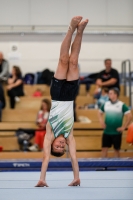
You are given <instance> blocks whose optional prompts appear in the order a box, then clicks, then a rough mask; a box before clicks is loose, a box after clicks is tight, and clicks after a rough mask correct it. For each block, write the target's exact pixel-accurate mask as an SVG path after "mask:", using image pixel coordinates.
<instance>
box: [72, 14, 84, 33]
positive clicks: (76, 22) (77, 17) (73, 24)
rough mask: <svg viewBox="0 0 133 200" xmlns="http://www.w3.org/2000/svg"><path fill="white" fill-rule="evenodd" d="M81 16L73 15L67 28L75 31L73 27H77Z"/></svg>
mask: <svg viewBox="0 0 133 200" xmlns="http://www.w3.org/2000/svg"><path fill="white" fill-rule="evenodd" d="M82 18H83V17H81V16H76V17H73V18H72V20H71V23H70V26H69V30H71V31H72V32H74V31H75V29H76V28H77V27H78V24H79V23H80V22H81V20H82Z"/></svg>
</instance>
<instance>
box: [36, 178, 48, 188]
mask: <svg viewBox="0 0 133 200" xmlns="http://www.w3.org/2000/svg"><path fill="white" fill-rule="evenodd" d="M35 187H48V185H47V183H46V182H45V181H41V180H40V181H39V182H38V183H37V185H36V186H35Z"/></svg>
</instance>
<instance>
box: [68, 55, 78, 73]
mask: <svg viewBox="0 0 133 200" xmlns="http://www.w3.org/2000/svg"><path fill="white" fill-rule="evenodd" d="M69 68H70V69H71V70H77V68H78V60H77V59H76V58H70V61H69Z"/></svg>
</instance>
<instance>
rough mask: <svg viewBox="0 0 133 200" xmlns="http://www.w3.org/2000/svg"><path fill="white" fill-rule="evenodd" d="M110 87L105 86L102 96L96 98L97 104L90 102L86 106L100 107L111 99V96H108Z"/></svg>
mask: <svg viewBox="0 0 133 200" xmlns="http://www.w3.org/2000/svg"><path fill="white" fill-rule="evenodd" d="M108 91H109V90H108V88H106V87H103V88H102V91H101V94H100V97H99V99H98V100H96V103H95V104H89V105H87V106H85V108H96V109H97V108H100V107H101V106H102V105H103V104H104V103H105V102H106V101H108V100H109V96H108Z"/></svg>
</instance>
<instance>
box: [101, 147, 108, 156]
mask: <svg viewBox="0 0 133 200" xmlns="http://www.w3.org/2000/svg"><path fill="white" fill-rule="evenodd" d="M107 156H108V147H103V148H102V158H107Z"/></svg>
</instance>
